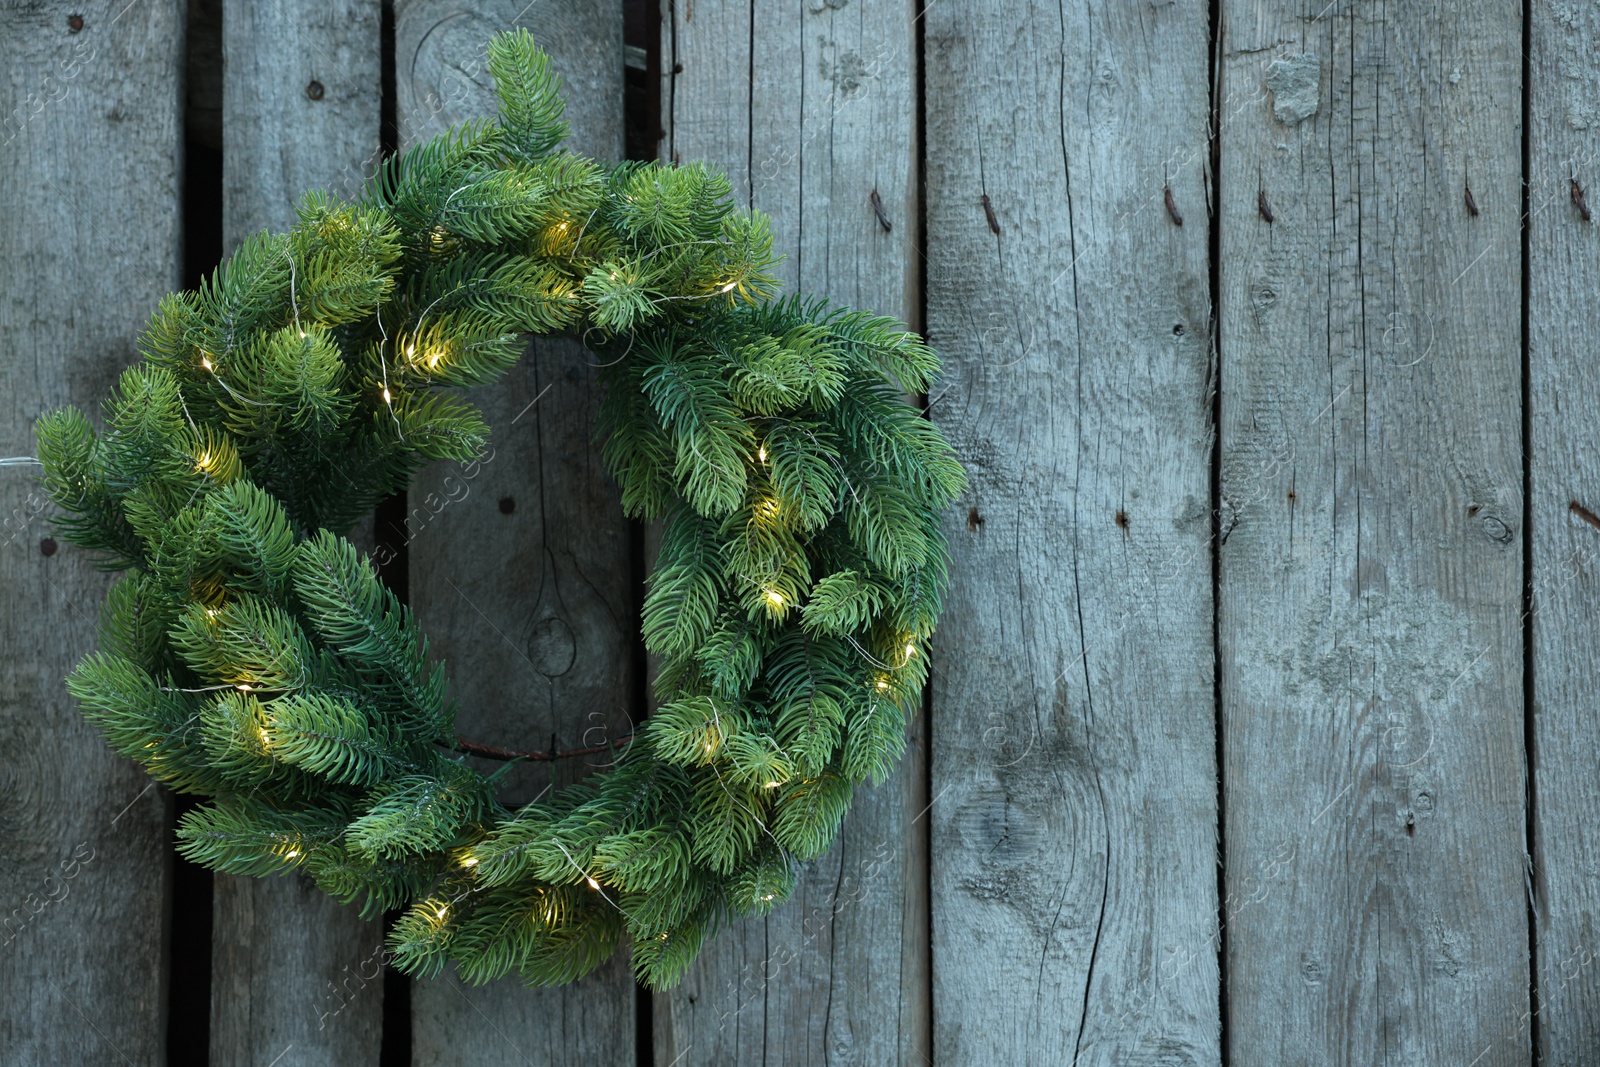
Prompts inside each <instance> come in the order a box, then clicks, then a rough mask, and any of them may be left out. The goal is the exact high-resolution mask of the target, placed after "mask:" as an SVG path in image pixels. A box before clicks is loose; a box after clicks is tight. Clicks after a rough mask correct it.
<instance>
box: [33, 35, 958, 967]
mask: <svg viewBox="0 0 1600 1067" xmlns="http://www.w3.org/2000/svg"><path fill="white" fill-rule="evenodd" d="M489 56H490V69H491V71H492V72H493V74H494V77H495V79H496V84H497V86H498V91H499V94H500V100H501V111H500V116H499V119H498V121H495V122H481V123H471V124H468V125H465V126H462V127H459V128H457V129H455V130H452V131H450V132H449V133H447V134H445V135H443V136H441V137H439V138H437V139H435V140H433V141H431V142H429V143H427V144H424V145H420V146H418V147H416V148H413V149H412V150H410V151H408V152H406V153H405V154H403V155H401V156H399V157H397V158H394V159H391V160H389V161H388V162H386V163H385V164H384V165H383V167H382V168H381V170H380V172H379V173H378V175H377V176H376V177H375V179H374V180H373V181H372V183H371V185H370V188H369V189H368V190H367V191H366V193H365V195H364V196H363V197H362V199H361V200H360V201H359V202H358V203H354V204H344V203H336V202H334V201H332V200H330V199H328V198H326V197H324V196H321V195H318V194H311V195H308V196H307V197H306V198H305V199H304V200H303V202H302V203H301V206H300V211H299V218H300V221H299V222H298V224H297V225H296V226H295V227H294V228H293V229H292V230H291V231H290V232H289V233H287V234H265V233H264V234H260V235H258V236H255V237H252V238H251V239H249V240H247V241H245V242H244V243H243V244H242V245H241V246H240V248H239V249H238V251H237V252H235V253H234V254H233V256H232V257H231V258H230V259H229V260H228V261H227V262H226V263H224V264H223V265H222V266H221V267H219V268H218V270H217V271H216V272H215V273H214V274H213V275H212V276H211V277H210V278H209V279H208V280H206V281H205V282H204V283H203V284H202V285H201V286H200V288H199V289H198V290H196V291H194V292H186V293H179V294H176V295H173V296H169V297H168V298H166V299H165V300H164V301H163V302H162V303H161V305H160V307H159V308H158V309H157V310H156V312H155V315H154V317H153V318H152V320H151V322H150V325H149V327H148V329H147V330H146V331H145V333H144V335H143V338H142V341H141V353H142V356H143V359H142V361H141V362H140V363H139V364H138V365H136V366H134V367H132V368H131V369H129V370H128V371H127V372H126V373H125V374H124V375H123V376H122V378H121V380H120V382H119V383H118V385H117V388H116V391H115V393H114V395H113V396H112V397H111V398H110V399H109V400H108V401H107V402H106V404H105V407H104V411H103V425H104V429H103V431H101V432H98V433H97V432H96V430H95V429H94V427H93V426H92V425H91V423H90V420H89V419H88V418H87V417H85V415H84V414H83V413H81V412H78V411H75V410H71V409H66V410H62V411H57V412H53V413H51V414H48V415H46V416H44V417H43V418H42V419H40V421H39V423H38V427H37V432H38V438H39V455H40V458H41V460H42V462H43V464H44V471H45V473H44V481H45V485H46V486H47V488H48V490H49V492H50V494H51V496H52V498H53V499H54V500H55V502H56V503H57V504H58V505H59V506H60V508H61V509H62V511H63V512H64V515H63V517H62V518H61V519H60V520H59V527H60V530H61V532H62V534H63V536H64V537H66V538H67V539H68V540H70V541H72V542H74V543H76V544H78V545H80V546H83V547H84V548H86V549H89V550H92V551H93V552H95V553H96V554H97V555H98V557H99V558H100V559H101V560H102V561H103V564H104V565H105V566H106V567H108V568H113V569H117V570H120V571H123V572H124V573H123V576H122V577H121V578H120V580H119V581H118V582H117V584H116V586H115V588H114V589H113V591H112V593H111V595H110V597H109V599H108V601H107V604H106V607H105V612H104V620H103V625H102V640H101V647H102V651H99V652H96V653H94V654H92V655H90V656H89V657H88V658H86V659H85V660H84V661H83V662H82V663H81V664H79V666H78V667H77V669H76V670H75V671H74V672H73V674H72V676H71V678H70V679H69V680H68V687H69V689H70V690H71V692H72V694H73V695H74V696H75V697H76V699H77V700H78V701H79V702H80V704H81V705H82V707H83V709H84V713H85V715H86V716H88V718H89V719H90V720H91V721H92V722H94V723H95V724H96V725H97V726H98V727H99V728H100V729H101V730H102V731H103V732H104V734H105V736H106V738H107V740H108V742H109V743H110V744H111V745H112V747H113V748H114V749H115V750H116V751H118V752H119V753H122V754H123V755H126V756H129V757H131V758H133V759H135V760H137V761H139V762H140V763H141V764H143V765H144V766H145V767H146V768H147V769H148V770H149V772H150V774H151V775H152V776H153V777H154V778H155V779H157V780H158V781H161V782H163V783H165V784H166V785H167V786H169V787H170V788H172V789H174V790H176V791H179V792H188V793H197V794H201V795H204V796H207V797H209V798H211V801H210V803H209V804H208V805H207V806H204V807H202V808H199V809H197V810H196V811H194V812H192V813H191V814H189V815H188V816H187V817H186V818H185V819H184V820H183V824H182V827H181V829H180V832H179V839H180V844H179V847H180V849H181V850H182V851H183V853H184V854H185V855H187V856H189V857H190V858H191V859H193V860H195V861H197V862H200V863H204V864H206V865H207V866H210V867H212V868H215V869H217V870H222V871H228V872H231V873H236V874H250V875H268V874H281V873H285V872H288V871H294V870H299V871H303V872H304V873H305V874H307V875H308V876H310V877H312V878H314V879H315V880H316V881H317V883H318V884H319V885H321V886H322V887H323V888H324V889H326V890H327V891H328V892H329V893H331V894H333V895H334V896H335V897H337V898H338V899H340V900H342V901H351V900H361V901H362V902H363V905H364V907H365V908H366V909H367V912H368V913H369V914H370V913H376V912H379V911H381V910H383V909H386V908H394V907H400V906H405V907H406V909H407V910H406V912H405V914H404V917H403V919H402V920H401V921H400V923H399V924H398V925H397V927H396V928H395V930H394V933H393V935H392V936H393V941H392V945H393V948H394V951H395V958H396V960H397V961H398V962H399V963H400V965H401V966H402V967H404V968H405V969H406V970H408V971H410V972H412V973H415V974H420V975H427V974H433V973H437V972H438V971H439V969H440V968H442V967H443V966H444V965H445V964H446V963H451V962H453V963H455V964H456V965H457V966H458V967H459V969H460V971H461V973H462V974H463V975H464V976H465V977H467V978H468V979H471V980H479V981H482V980H487V979H490V978H494V977H497V976H499V975H503V974H506V973H509V972H512V971H515V972H517V973H518V974H520V975H521V976H522V978H523V979H525V980H526V981H528V982H529V983H532V984H553V983H561V982H567V981H571V980H573V979H575V978H577V977H579V976H581V975H583V974H585V973H587V972H588V971H590V970H592V969H593V968H594V967H596V966H597V965H599V964H600V963H601V962H602V961H604V960H605V959H606V958H607V957H608V956H610V955H611V954H612V953H613V951H615V949H616V948H617V947H618V946H619V945H620V944H622V943H628V944H630V945H631V948H632V958H633V961H634V966H635V968H636V969H637V971H638V974H639V976H640V978H641V979H642V980H643V981H644V982H646V983H647V984H649V985H651V986H652V987H661V986H664V985H667V984H670V983H672V982H674V981H676V980H677V979H678V978H679V977H680V976H681V975H682V973H683V971H684V970H685V968H686V967H688V965H689V964H690V962H691V961H692V960H693V958H694V956H695V954H696V953H697V952H698V950H699V948H700V946H701V945H702V943H703V942H704V939H705V938H706V937H707V936H709V935H710V934H711V933H712V932H714V930H715V929H716V928H717V926H718V924H719V923H720V922H722V921H724V920H725V919H726V918H727V917H728V916H730V915H734V914H762V913H765V912H766V911H768V910H770V909H771V908H772V907H773V906H775V905H776V904H777V903H778V902H780V901H782V900H783V899H784V897H785V896H786V895H787V894H788V893H789V892H790V890H791V888H792V886H793V884H794V879H795V872H796V868H797V865H798V864H799V863H800V862H801V861H804V860H806V859H808V858H810V857H813V856H816V855H818V854H819V853H821V852H822V851H824V850H825V849H826V848H827V847H828V845H829V843H830V842H831V841H832V839H833V837H834V835H835V833H836V831H837V829H838V826H839V824H840V821H841V819H842V818H843V817H844V814H845V812H846V810H847V809H848V806H849V803H850V796H851V791H852V788H853V786H854V785H855V784H856V783H858V782H860V781H863V780H866V779H878V778H881V777H882V776H883V775H885V774H886V773H888V771H889V769H890V768H891V767H892V765H893V762H894V760H895V758H896V757H897V756H898V754H899V752H900V749H901V747H902V745H903V736H904V726H905V722H906V717H907V716H908V715H909V714H911V713H912V711H913V709H914V707H915V704H916V701H917V698H918V694H919V692H920V690H921V688H922V686H923V683H924V682H925V680H926V665H927V651H928V639H929V636H930V634H931V632H932V630H933V627H934V623H935V620H936V619H937V616H938V609H939V601H940V597H941V595H942V593H943V590H944V586H945V582H946V573H945V572H946V549H945V543H944V538H943V534H942V532H941V526H940V519H939V517H940V513H941V512H942V511H943V510H944V509H945V508H946V507H947V506H948V505H949V504H950V502H951V500H952V499H953V497H954V495H955V494H956V493H957V492H958V491H959V490H960V488H961V486H962V484H963V474H962V470H961V467H960V465H959V464H958V463H957V461H956V459H955V457H954V456H953V455H952V453H951V451H950V449H949V447H948V446H947V444H946V443H945V441H944V440H943V438H942V437H941V436H940V435H939V433H938V431H937V430H936V429H934V427H933V426H932V425H931V424H930V423H928V422H927V421H926V420H924V419H922V418H920V417H919V416H918V414H917V413H916V412H915V411H914V410H912V409H911V408H910V407H908V406H907V405H906V403H905V401H904V399H903V396H904V394H905V393H906V392H907V391H912V392H920V391H925V390H926V389H927V388H928V386H929V383H930V382H931V381H932V380H933V378H934V376H935V375H936V374H937V372H938V361H937V360H936V358H935V357H934V355H933V353H932V352H931V351H930V350H929V349H928V348H927V346H926V345H924V344H923V343H922V341H921V340H920V339H918V338H917V337H916V336H914V335H913V334H911V333H909V332H907V331H906V330H905V328H904V327H903V326H901V325H900V324H898V323H896V322H894V321H892V320H890V319H886V318H882V317H880V316H876V315H872V314H868V313H864V312H858V311H851V310H848V309H844V308H838V307H833V306H831V305H829V304H827V303H825V302H822V301H816V300H805V299H802V298H799V297H787V298H782V299H780V298H778V297H777V295H776V288H777V287H776V285H775V283H774V281H773V278H772V275H771V273H770V271H769V267H770V265H771V261H772V257H771V251H770V245H771V239H770V234H769V232H768V229H767V223H766V220H765V219H764V218H762V217H761V216H760V215H759V214H757V213H754V212H746V211H739V210H736V209H735V208H734V206H733V204H732V202H731V200H730V198H729V186H728V181H727V179H726V177H725V176H723V175H722V174H721V173H719V172H717V171H715V170H713V169H710V168H707V167H705V166H702V165H699V164H691V165H686V166H680V167H673V166H659V165H646V164H640V163H623V164H620V165H615V166H605V165H601V164H598V163H596V162H594V161H592V160H587V159H581V158H578V157H575V156H572V155H570V154H566V153H564V152H561V151H559V150H558V145H559V143H560V141H561V139H562V137H563V135H564V134H565V131H566V125H565V123H564V122H563V121H562V118H561V115H562V102H561V98H560V95H559V93H558V86H557V82H556V79H555V77H554V75H553V74H552V73H551V70H550V66H549V62H548V60H547V58H546V57H545V56H544V54H543V53H542V52H540V51H539V50H538V49H537V48H536V47H535V46H534V44H533V41H532V39H531V38H530V37H529V36H528V35H527V34H526V32H519V33H516V34H508V35H502V36H500V37H497V38H496V39H495V40H494V41H493V42H492V43H491V45H490V49H489ZM554 331H576V332H579V333H581V335H582V336H583V338H584V339H585V340H586V341H587V343H588V344H589V345H590V346H591V347H592V348H594V349H595V350H596V351H597V352H598V353H599V354H600V357H601V358H600V362H601V363H603V364H604V365H605V367H606V370H605V372H604V374H605V385H606V396H605V400H604V406H603V430H602V437H603V441H604V444H603V455H604V458H605V461H606V463H607V465H608V467H609V469H610V470H611V471H612V473H613V474H614V476H615V478H616V480H617V482H618V484H619V485H620V487H621V490H622V502H623V506H624V508H625V510H626V511H627V513H628V514H630V515H632V516H636V517H639V518H641V519H647V520H662V521H663V522H664V537H663V543H662V548H661V554H660V559H659V562H658V566H657V567H656V570H655V571H654V573H653V575H652V576H651V578H650V581H649V587H648V592H647V596H646V600H645V605H644V619H643V632H644V638H645V642H646V644H647V647H648V648H649V650H650V651H651V652H652V653H653V654H655V655H656V656H657V657H659V659H660V663H661V669H660V672H659V677H658V682H657V686H658V690H659V695H660V697H661V699H662V700H663V702H664V703H663V705H662V707H661V709H660V710H659V711H658V712H657V713H656V714H655V715H654V716H652V718H651V719H650V720H649V721H648V723H647V724H646V726H645V728H644V729H643V730H642V731H641V732H640V734H639V736H638V738H637V739H636V740H635V742H634V743H633V745H632V746H631V747H630V748H629V749H628V751H626V752H625V753H623V754H622V755H621V757H620V759H619V762H618V763H617V765H616V766H615V767H614V768H613V769H612V770H611V771H610V772H609V773H606V774H604V775H599V776H595V777H593V778H590V779H587V780H585V781H584V782H582V783H581V784H579V785H577V786H574V787H572V788H570V789H568V790H566V791H565V792H564V793H562V794H561V795H559V796H556V797H554V798H551V799H544V800H542V801H540V802H538V803H534V804H530V805H528V806H526V807H524V808H522V809H520V810H518V811H514V812H513V811H509V810H507V809H505V808H504V807H502V806H501V804H500V803H499V802H498V801H497V800H496V798H495V795H494V785H495V783H494V780H493V779H492V778H486V777H485V776H483V775H482V774H480V773H479V772H478V771H476V770H475V769H473V768H472V767H471V766H469V765H468V764H466V763H465V762H464V761H463V759H462V758H461V757H460V756H459V755H458V754H457V753H456V751H455V750H454V747H453V746H454V739H453V727H454V719H455V704H454V703H453V701H452V698H451V697H450V695H449V691H448V686H447V684H446V678H445V674H444V668H443V665H442V664H439V663H436V662H433V661H432V660H430V658H429V655H428V644H427V641H426V639H425V638H424V636H423V635H422V634H421V632H420V631H419V629H418V627H417V625H416V622H415V620H414V619H413V618H412V616H411V613H410V612H409V611H408V610H407V609H406V608H405V607H404V606H403V605H402V604H400V603H399V601H398V600H397V599H396V597H395V596H394V595H393V594H392V593H391V592H390V591H389V590H388V589H387V588H385V587H384V585H383V584H382V583H381V582H380V581H379V579H378V577H377V575H376V574H375V573H374V571H373V568H372V567H371V565H370V564H369V563H368V562H367V561H366V560H365V559H363V558H362V557H361V556H360V554H359V553H358V552H357V550H356V549H355V547H354V546H353V545H351V544H350V542H349V541H347V540H345V539H344V538H343V537H341V536H340V532H341V531H344V530H347V529H348V528H349V527H350V526H351V525H352V524H353V522H354V521H355V520H356V519H358V518H359V517H360V516H362V515H364V514H366V513H368V512H370V511H371V509H372V508H373V506H374V505H375V504H376V503H377V502H378V500H380V499H381V498H382V497H384V496H385V495H387V494H388V493H390V492H392V491H394V490H395V489H397V488H400V487H402V486H404V485H405V484H406V482H407V480H408V479H409V478H410V476H411V475H412V474H413V473H414V472H415V471H416V470H418V469H419V468H420V467H422V466H423V465H424V464H426V463H428V462H429V461H431V460H435V459H440V458H449V459H455V460H469V459H471V458H472V457H474V456H476V455H478V454H479V453H480V452H481V450H482V449H483V448H484V447H485V445H486V443H487V441H488V435H489V430H488V427H487V425H486V424H485V422H484V420H483V418H482V417H481V415H480V414H479V413H478V412H477V411H476V410H475V409H474V408H473V407H472V406H471V404H470V403H469V402H468V401H467V399H466V398H465V397H464V396H463V395H462V394H461V392H460V387H464V386H470V385H479V384H483V383H488V382H492V381H494V380H495V379H496V378H497V377H498V376H499V375H500V374H502V373H503V372H504V371H505V370H506V369H507V368H508V367H510V366H511V365H512V364H513V363H514V362H515V360H516V359H517V358H518V356H519V354H520V351H521V348H522V341H521V337H522V335H523V334H525V333H530V332H532V333H550V332H554Z"/></svg>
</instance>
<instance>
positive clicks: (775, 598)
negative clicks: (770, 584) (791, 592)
mask: <svg viewBox="0 0 1600 1067" xmlns="http://www.w3.org/2000/svg"><path fill="white" fill-rule="evenodd" d="M767 599H768V600H770V601H772V602H773V603H774V604H775V605H777V606H778V607H780V608H781V607H783V594H782V593H780V592H778V591H777V590H776V589H769V590H767Z"/></svg>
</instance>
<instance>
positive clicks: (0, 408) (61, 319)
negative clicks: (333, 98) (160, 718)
mask: <svg viewBox="0 0 1600 1067" xmlns="http://www.w3.org/2000/svg"><path fill="white" fill-rule="evenodd" d="M0 39H3V40H4V41H5V42H6V63H5V71H4V73H3V74H0V158H3V159H4V161H5V163H4V166H0V211H3V212H4V213H5V219H6V223H5V228H4V232H3V236H0V249H3V254H0V456H6V457H12V456H28V455H32V454H33V453H34V450H35V442H34V438H33V421H34V419H35V418H36V417H37V416H38V415H40V414H41V413H42V412H44V411H46V410H48V409H50V408H54V407H58V406H60V405H62V404H66V403H72V404H76V405H78V406H79V407H81V408H83V409H84V410H85V411H87V412H89V413H90V415H91V418H92V417H94V416H95V414H96V413H97V412H98V408H99V402H100V400H101V398H102V397H103V396H105V395H106V393H108V392H109V391H110V389H111V387H112V386H113V384H114V382H115V380H116V376H117V375H118V374H119V373H120V372H121V371H122V370H123V368H125V367H126V366H128V365H129V364H131V363H132V362H134V360H135V358H136V353H135V350H134V338H135V336H136V335H137V333H138V331H139V329H140V328H141V327H142V326H143V325H144V323H145V321H146V320H147V318H148V316H149V315H150V312H151V311H152V310H153V309H154V308H155V306H156V302H157V301H158V300H159V299H160V298H161V296H162V294H164V293H165V292H167V291H168V290H170V289H173V288H175V287H176V286H177V284H178V271H179V255H180V248H181V245H180V229H179V221H180V214H179V199H178V198H179V184H180V178H181V170H182V158H183V157H182V128H181V124H180V113H179V107H180V103H181V100H180V93H179V85H180V73H181V69H182V68H181V63H182V42H183V5H182V4H177V3H172V2H163V0H151V2H148V3H144V4H140V5H137V6H134V7H128V6H127V4H126V3H124V2H120V0H111V2H97V0H86V2H84V3H81V4H78V5H76V6H73V7H71V8H67V7H63V6H55V5H46V6H41V5H38V4H20V3H8V4H5V5H3V6H0ZM36 470H37V468H29V467H25V466H24V467H18V466H8V467H0V514H3V515H4V516H5V519H4V524H3V533H0V590H4V596H3V598H0V657H3V661H4V663H5V667H4V669H0V766H3V767H4V768H5V770H4V772H3V773H0V928H3V929H4V934H3V935H0V1062H4V1063H8V1064H10V1063H16V1064H55V1063H120V1062H123V1061H127V1062H132V1063H139V1064H146V1063H160V1062H164V1061H165V1055H166V1052H165V1046H166V1041H165V1033H164V1029H163V1025H164V1021H165V1012H164V1005H165V997H164V993H165V990H164V981H163V972H164V968H163V952H164V948H165V945H164V941H165V936H164V930H163V923H164V916H163V911H164V907H165V902H166V897H167V872H168V870H169V869H170V867H169V864H170V860H169V851H168V850H169V848H170V844H169V841H168V822H169V820H170V817H171V805H170V802H169V801H168V800H167V799H166V798H165V796H164V794H163V792H162V791H161V790H159V789H157V788H156V787H155V786H154V785H153V784H152V783H151V782H150V780H149V779H148V778H147V777H146V776H145V775H144V773H143V772H142V771H140V770H138V769H137V768H136V767H134V766H133V765H132V764H131V763H129V762H128V761H125V760H121V759H118V758H116V757H114V756H113V755H112V754H111V752H110V751H109V750H108V749H107V748H106V746H105V744H104V743H103V742H102V741H101V739H100V737H99V735H98V734H97V733H96V732H95V731H94V730H93V729H91V728H90V727H89V726H88V724H86V723H85V722H84V721H83V719H82V718H81V717H80V716H79V713H78V710H77V708H76V707H75V706H74V704H73V702H72V700H71V699H70V698H69V697H68V696H67V693H66V689H65V687H64V686H63V684H62V679H63V678H64V677H65V675H66V673H67V672H68V671H69V670H71V668H72V666H73V665H74V664H75V663H76V662H77V661H78V659H79V658H81V657H82V656H83V655H84V654H85V653H87V652H89V651H90V650H91V649H92V648H93V647H94V644H95V630H96V620H97V618H98V614H99V607H100V604H101V603H102V601H103V600H104V599H105V594H106V590H107V588H108V586H109V585H110V581H109V579H108V577H107V576H106V575H104V574H100V573H97V572H96V571H95V570H94V569H93V568H92V567H91V566H90V565H89V563H88V561H87V560H86V559H85V557H84V555H83V554H82V553H81V552H79V551H78V550H77V549H75V548H72V547H69V546H65V545H63V546H61V547H60V548H59V549H58V548H57V547H56V545H55V542H54V541H46V540H44V538H46V537H47V536H48V535H49V530H48V528H47V526H46V521H45V520H46V518H47V516H48V514H49V513H50V511H52V510H53V508H51V507H50V506H49V505H48V502H47V500H46V499H45V497H44V494H43V491H42V490H40V489H39V488H38V487H37V486H36V485H35V483H34V478H33V475H34V473H35V472H36Z"/></svg>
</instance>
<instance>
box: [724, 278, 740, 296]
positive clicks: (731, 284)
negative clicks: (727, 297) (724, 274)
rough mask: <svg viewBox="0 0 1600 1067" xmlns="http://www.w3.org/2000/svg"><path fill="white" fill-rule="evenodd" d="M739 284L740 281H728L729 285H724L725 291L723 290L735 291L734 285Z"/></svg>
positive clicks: (727, 291)
mask: <svg viewBox="0 0 1600 1067" xmlns="http://www.w3.org/2000/svg"><path fill="white" fill-rule="evenodd" d="M738 284H739V283H738V282H736V281H733V282H729V283H728V284H727V285H724V286H723V287H722V291H723V292H724V293H731V292H733V287H734V286H736V285H738Z"/></svg>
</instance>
